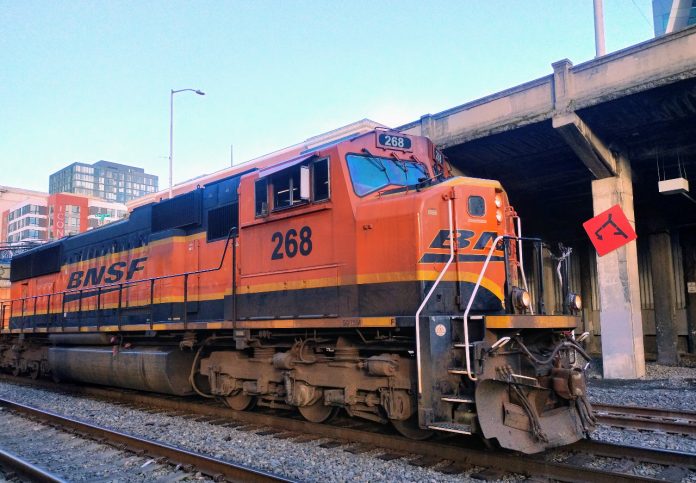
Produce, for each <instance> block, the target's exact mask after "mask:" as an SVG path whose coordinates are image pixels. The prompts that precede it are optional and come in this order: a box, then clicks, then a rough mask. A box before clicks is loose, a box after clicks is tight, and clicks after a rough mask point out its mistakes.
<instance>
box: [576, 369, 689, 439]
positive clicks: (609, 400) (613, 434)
mask: <svg viewBox="0 0 696 483" xmlns="http://www.w3.org/2000/svg"><path fill="white" fill-rule="evenodd" d="M645 369H646V375H645V377H644V378H641V379H622V380H617V379H611V380H610V379H603V378H602V377H601V373H600V371H599V370H597V369H593V370H592V371H590V377H589V379H588V392H589V397H590V401H592V402H596V403H603V404H618V405H626V406H638V407H646V408H658V409H676V410H687V411H695V410H696V368H693V367H669V366H662V365H659V364H655V363H648V364H646V368H645ZM592 439H596V440H599V441H606V442H609V443H616V444H625V445H630V446H643V447H649V448H657V449H668V450H674V451H686V452H690V453H696V438H694V437H690V436H679V435H672V434H666V433H660V432H654V431H636V430H630V429H628V430H627V429H618V428H610V427H606V426H599V427H598V428H597V430H596V431H595V432H594V433H593V434H592Z"/></svg>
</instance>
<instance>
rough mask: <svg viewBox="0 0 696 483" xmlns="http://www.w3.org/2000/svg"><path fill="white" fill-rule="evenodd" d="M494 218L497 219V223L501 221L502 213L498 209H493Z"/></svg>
mask: <svg viewBox="0 0 696 483" xmlns="http://www.w3.org/2000/svg"><path fill="white" fill-rule="evenodd" d="M495 219H496V220H497V221H498V223H502V222H503V213H502V212H501V211H500V210H495Z"/></svg>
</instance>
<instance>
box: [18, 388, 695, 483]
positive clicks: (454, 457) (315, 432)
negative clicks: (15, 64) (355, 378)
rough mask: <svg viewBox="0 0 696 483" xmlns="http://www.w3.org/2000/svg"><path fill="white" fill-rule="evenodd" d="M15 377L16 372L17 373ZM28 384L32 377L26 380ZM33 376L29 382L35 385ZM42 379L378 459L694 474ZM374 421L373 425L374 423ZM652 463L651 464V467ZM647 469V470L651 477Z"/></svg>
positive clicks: (649, 457) (629, 453)
mask: <svg viewBox="0 0 696 483" xmlns="http://www.w3.org/2000/svg"><path fill="white" fill-rule="evenodd" d="M12 379H13V382H15V381H16V379H14V378H12ZM22 382H24V383H26V382H27V381H26V380H22ZM34 382H35V381H32V382H31V384H30V385H34ZM39 386H42V387H44V388H49V389H52V390H58V391H63V392H68V393H70V394H73V395H75V394H79V395H81V396H86V397H92V398H96V399H99V400H101V401H107V402H111V403H115V404H118V405H124V406H127V407H131V408H135V409H141V410H146V411H151V412H152V411H159V412H163V413H176V414H177V415H180V416H182V417H185V418H189V419H195V420H197V421H200V422H206V423H209V424H214V425H224V426H227V427H229V428H230V429H231V430H235V431H249V432H254V433H256V434H259V435H264V436H268V437H273V438H279V439H293V440H294V441H296V442H311V441H316V440H320V439H321V440H322V442H321V446H323V447H325V448H335V449H336V450H341V449H343V450H345V451H348V452H352V453H362V452H367V451H373V452H374V451H375V450H378V451H377V454H376V455H375V457H376V458H380V459H385V460H392V459H396V458H407V459H409V462H410V463H411V464H413V465H418V466H432V467H435V468H436V469H437V470H438V471H441V472H443V473H450V474H456V473H461V472H466V471H469V470H470V469H471V468H472V467H475V468H476V469H477V473H476V474H475V475H474V476H476V477H480V478H483V479H493V478H500V477H502V476H503V475H504V474H509V473H513V474H522V475H527V476H530V477H543V478H547V479H552V480H559V481H570V482H573V481H596V482H611V483H616V482H624V481H625V482H628V481H631V482H633V481H675V480H677V481H678V480H681V479H682V478H684V477H685V476H686V477H693V478H696V455H694V454H689V453H679V452H674V451H664V450H653V449H647V448H635V447H628V446H620V445H614V444H608V443H602V442H599V441H592V440H585V441H581V442H578V443H576V444H574V445H571V446H567V447H564V448H559V449H557V450H554V451H549V452H546V453H543V454H540V455H533V456H528V455H520V454H517V453H512V452H508V451H502V450H497V451H490V450H482V449H477V448H473V447H471V444H470V440H467V439H461V438H456V437H440V438H438V439H436V440H434V441H426V442H424V441H412V440H408V439H405V438H403V437H401V436H398V435H393V434H385V432H384V430H383V429H380V430H379V431H378V432H377V431H376V430H375V429H374V426H370V425H366V424H361V423H356V422H355V421H354V420H350V419H347V418H346V419H343V420H341V419H340V418H339V420H338V422H335V423H332V424H315V423H310V422H307V421H305V420H299V419H296V418H292V417H288V416H287V415H282V416H281V415H278V413H274V412H273V411H266V412H255V411H252V412H249V411H245V412H238V411H234V410H231V409H228V408H226V407H224V406H222V405H218V404H216V403H209V402H207V401H201V400H191V399H190V398H177V397H172V396H160V395H152V394H144V393H137V392H135V391H128V390H121V389H110V388H104V387H95V386H65V385H54V384H52V383H49V382H48V381H39ZM370 428H371V429H370ZM646 468H647V470H646ZM646 475H647V476H646Z"/></svg>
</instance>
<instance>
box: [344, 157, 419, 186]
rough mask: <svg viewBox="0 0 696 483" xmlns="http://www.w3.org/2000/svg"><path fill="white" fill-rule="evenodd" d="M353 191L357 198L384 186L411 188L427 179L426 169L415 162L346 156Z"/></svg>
mask: <svg viewBox="0 0 696 483" xmlns="http://www.w3.org/2000/svg"><path fill="white" fill-rule="evenodd" d="M346 161H347V163H348V170H349V171H350V179H351V181H352V182H353V189H355V193H356V194H357V195H358V196H365V195H366V194H369V193H372V192H374V191H377V190H379V189H381V188H384V187H385V186H389V185H396V186H412V185H416V184H418V183H419V182H420V181H421V180H422V179H423V178H428V177H430V175H429V174H428V170H427V168H426V167H425V166H424V165H423V164H422V163H419V162H417V161H406V160H404V161H401V160H399V161H397V160H396V159H394V158H379V157H377V156H365V155H358V154H349V155H347V156H346Z"/></svg>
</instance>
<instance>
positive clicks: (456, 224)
mask: <svg viewBox="0 0 696 483" xmlns="http://www.w3.org/2000/svg"><path fill="white" fill-rule="evenodd" d="M542 248H543V242H542V241H541V240H539V239H534V238H528V237H523V236H522V234H521V223H520V220H519V217H518V216H517V214H516V212H515V211H514V209H513V207H512V206H511V205H510V204H509V201H508V198H507V195H506V193H505V191H504V190H503V188H502V186H501V185H500V183H498V182H497V181H494V180H487V179H476V178H471V177H466V176H459V175H455V173H454V170H453V168H452V167H451V166H450V164H449V163H448V161H447V159H446V158H445V157H444V155H443V153H442V152H441V151H440V150H439V149H437V148H436V147H435V146H434V145H433V143H432V142H431V141H430V140H429V139H427V138H424V137H417V136H406V135H403V134H400V133H398V132H392V131H389V130H382V129H377V130H374V131H371V132H368V133H362V134H355V135H352V136H349V137H347V138H344V139H341V140H337V141H335V142H332V143H327V144H325V145H322V146H318V147H314V148H311V149H306V150H304V151H299V150H298V152H295V153H293V155H291V156H289V155H278V156H275V157H271V158H267V159H265V160H264V161H263V162H256V163H253V162H252V163H247V164H243V165H240V166H238V167H236V168H232V169H229V170H227V171H226V172H225V173H224V176H221V177H220V178H219V179H214V180H211V181H209V182H207V183H205V184H204V185H203V186H200V185H196V186H191V188H190V189H188V190H186V191H185V192H183V193H179V194H177V195H176V196H174V197H172V198H171V199H161V200H159V201H156V202H153V203H150V204H147V205H144V206H140V207H137V208H135V209H134V210H133V211H132V212H131V213H130V215H129V217H128V218H127V219H125V220H122V221H119V222H115V223H112V224H109V225H106V226H104V227H100V228H97V229H94V230H92V231H88V232H85V233H82V234H79V235H75V236H70V237H67V238H63V239H60V240H55V241H51V242H49V243H46V244H45V245H43V246H40V247H38V248H34V249H32V250H29V251H27V252H25V253H22V254H20V255H17V256H15V257H14V258H13V259H12V263H11V282H12V284H11V299H10V300H8V301H5V302H2V304H1V305H0V321H1V322H2V335H0V367H2V368H3V369H5V370H8V371H11V372H13V373H14V374H15V375H20V374H26V375H29V376H31V377H39V376H51V377H53V378H54V379H55V380H57V381H61V380H72V381H81V382H85V383H94V384H102V385H109V386H117V387H126V388H133V389H138V390H143V391H153V392H159V393H167V394H175V395H181V396H184V395H194V394H199V395H201V396H204V397H210V398H218V399H220V400H222V401H224V402H225V403H226V404H227V405H228V406H230V407H231V408H233V409H235V410H240V411H242V410H248V409H250V408H252V407H253V406H254V405H259V406H267V407H273V408H287V409H291V410H298V411H299V412H300V413H301V414H302V416H304V417H305V418H306V419H308V420H310V421H314V422H324V421H327V420H329V419H330V418H331V417H333V416H334V415H335V414H336V413H337V411H339V410H341V409H343V410H345V412H347V413H348V415H350V416H352V417H356V418H364V419H368V420H371V421H375V422H377V423H383V424H387V423H390V424H392V425H393V426H394V427H395V428H396V429H397V430H398V431H399V432H401V433H402V434H404V435H405V436H408V437H411V438H426V437H428V436H430V435H431V434H433V433H435V432H438V431H442V432H450V433H457V434H465V435H479V436H480V437H482V438H484V439H485V440H486V441H488V442H493V443H497V444H498V445H500V446H502V447H504V448H509V449H513V450H517V451H521V452H525V453H534V452H539V451H542V450H544V449H546V448H550V447H555V446H560V445H565V444H569V443H572V442H574V441H576V440H578V439H580V438H582V437H583V435H584V434H586V433H588V432H589V431H591V430H592V429H593V426H594V420H593V418H592V411H591V407H590V405H589V403H588V401H587V397H586V391H585V370H586V368H587V364H588V362H589V357H588V356H587V354H586V353H585V352H584V350H583V348H582V346H581V344H580V343H579V342H580V340H581V338H582V336H580V335H578V336H577V337H576V333H575V331H576V329H577V326H578V321H579V317H578V316H577V313H578V312H579V310H580V308H581V302H580V297H579V296H578V295H576V294H574V293H572V292H571V290H570V287H569V284H568V277H567V262H568V260H567V259H566V258H564V257H560V260H559V262H558V267H556V268H557V272H558V273H559V274H560V282H559V286H560V287H562V290H563V304H562V308H561V310H556V312H560V313H556V314H554V315H551V314H549V315H547V313H546V311H547V310H546V307H545V306H544V286H543V277H541V276H537V277H533V278H532V277H527V276H525V273H530V272H534V273H537V274H540V273H542V270H543V266H542V265H543V264H544V263H545V261H544V260H545V257H544V256H543V255H542V253H541V251H542ZM546 260H548V259H546ZM525 261H526V262H527V266H526V267H525ZM547 263H548V262H547ZM564 274H565V276H564ZM527 278H529V284H528V280H527ZM532 281H533V283H532Z"/></svg>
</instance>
